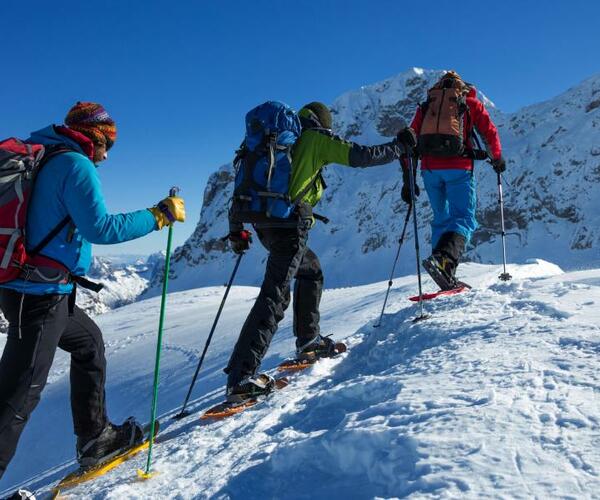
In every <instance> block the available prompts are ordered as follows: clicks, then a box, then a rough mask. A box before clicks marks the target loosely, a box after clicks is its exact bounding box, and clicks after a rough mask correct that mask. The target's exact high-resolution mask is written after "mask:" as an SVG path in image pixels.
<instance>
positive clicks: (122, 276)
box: [77, 257, 156, 315]
mask: <svg viewBox="0 0 600 500" xmlns="http://www.w3.org/2000/svg"><path fill="white" fill-rule="evenodd" d="M155 265H156V262H155V260H154V258H153V257H152V258H150V259H149V260H148V261H146V260H144V259H143V258H140V259H137V260H136V261H134V262H133V263H132V262H120V261H119V260H113V259H111V258H106V257H94V258H93V261H92V266H91V268H90V272H89V273H88V277H89V279H91V280H92V281H97V282H100V283H103V284H104V288H103V289H102V291H101V292H100V293H94V292H92V291H90V290H85V289H82V288H78V289H77V305H78V306H79V307H81V308H83V309H84V310H85V311H86V312H87V313H89V314H92V315H97V314H101V313H104V312H106V311H108V310H110V309H114V308H116V307H121V306H123V305H125V304H130V303H131V302H134V301H135V300H137V298H138V297H139V295H140V294H141V293H142V292H143V291H144V290H145V289H146V288H147V286H148V281H149V278H150V276H151V275H152V273H153V272H154V268H155Z"/></svg>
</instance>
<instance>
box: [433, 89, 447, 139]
mask: <svg viewBox="0 0 600 500" xmlns="http://www.w3.org/2000/svg"><path fill="white" fill-rule="evenodd" d="M444 97H446V89H442V98H441V99H440V107H439V108H438V120H437V128H436V130H435V131H436V132H437V133H438V134H439V133H440V118H441V117H442V106H443V105H444Z"/></svg>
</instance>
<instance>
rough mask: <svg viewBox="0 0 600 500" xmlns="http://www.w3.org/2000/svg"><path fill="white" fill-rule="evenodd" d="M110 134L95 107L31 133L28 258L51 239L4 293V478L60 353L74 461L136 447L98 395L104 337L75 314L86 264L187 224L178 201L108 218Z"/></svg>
mask: <svg viewBox="0 0 600 500" xmlns="http://www.w3.org/2000/svg"><path fill="white" fill-rule="evenodd" d="M115 138H116V126H115V123H114V121H113V120H112V119H111V117H110V116H109V115H108V113H107V112H106V110H105V109H104V108H103V107H102V106H101V105H99V104H95V103H89V102H79V103H77V104H76V105H75V106H73V108H72V109H71V110H70V111H69V113H68V114H67V116H66V118H65V124H64V125H61V126H57V125H51V126H48V127H46V128H44V129H42V130H40V131H38V132H34V133H33V134H32V135H31V137H30V138H29V140H28V142H30V143H33V144H43V145H44V146H45V147H46V150H47V151H49V153H48V156H47V158H48V159H47V161H46V162H45V164H44V165H43V167H42V168H41V170H40V173H39V175H38V177H37V180H36V183H35V188H34V191H33V192H32V195H31V199H30V205H29V212H28V215H27V227H26V231H27V233H26V234H27V241H26V244H27V250H28V251H32V253H33V250H32V249H34V248H35V247H36V246H38V245H40V243H41V242H42V241H43V240H47V239H48V237H51V238H50V240H49V241H48V242H47V244H46V245H45V246H44V247H43V249H42V250H41V251H40V252H39V254H37V255H36V256H35V266H34V267H33V268H31V269H28V270H27V272H25V271H24V272H23V273H22V274H21V276H19V278H18V279H15V280H13V281H10V282H7V283H2V284H1V285H0V309H1V310H2V312H3V314H4V316H5V317H6V319H7V320H8V322H9V327H8V338H7V341H6V346H5V348H4V352H3V354H2V359H1V360H0V478H1V477H2V475H3V473H4V471H5V470H6V468H7V466H8V464H9V462H10V460H11V459H12V457H13V455H14V453H15V451H16V448H17V443H18V441H19V437H20V435H21V433H22V431H23V429H24V427H25V424H26V423H27V420H28V418H29V416H30V415H31V413H32V411H33V410H34V409H35V407H36V405H37V404H38V402H39V401H40V396H41V393H42V390H43V389H44V386H45V384H46V380H47V378H48V373H49V371H50V367H51V365H52V361H53V358H54V355H55V352H56V349H57V348H60V349H62V350H64V351H67V352H68V353H70V354H71V408H72V415H73V424H74V430H75V434H76V435H77V458H78V461H79V463H80V465H81V466H82V467H90V466H93V465H96V464H97V463H99V462H101V461H102V460H103V459H105V457H107V456H109V455H111V454H112V453H114V452H115V451H117V450H120V449H123V448H125V447H127V446H129V445H131V444H132V443H134V442H136V441H138V440H140V439H141V438H142V430H141V426H140V425H139V424H138V423H137V422H135V420H134V419H133V418H129V419H127V420H126V421H125V423H123V424H122V425H115V424H113V423H111V422H110V420H109V419H108V417H107V412H106V402H105V394H104V386H105V379H106V360H105V357H104V342H103V339H102V332H101V331H100V329H99V328H98V326H97V325H96V323H94V321H92V319H90V317H89V316H88V315H87V314H86V313H85V312H84V311H83V310H81V309H80V308H79V307H77V306H76V305H75V304H74V290H75V287H76V284H77V283H80V284H81V285H82V286H85V285H87V286H90V285H91V283H90V282H89V281H87V280H85V279H84V278H83V277H84V276H85V274H86V273H87V271H88V269H89V267H90V263H91V256H92V252H91V245H92V244H93V243H96V244H103V245H110V244H115V243H121V242H124V241H128V240H133V239H136V238H140V237H142V236H144V235H146V234H148V233H150V232H152V231H155V230H158V229H161V228H162V227H164V226H166V225H169V224H170V223H171V222H170V221H175V220H176V221H183V220H184V219H185V208H184V203H183V200H182V199H181V198H179V197H168V198H165V199H164V200H162V201H161V202H160V203H159V204H158V205H157V206H155V207H152V208H149V209H144V210H138V211H135V212H130V213H123V214H109V213H108V212H107V209H106V206H105V203H104V198H103V195H102V190H101V187H100V180H99V178H98V173H97V172H96V166H97V164H98V163H100V162H101V161H103V160H105V159H106V158H107V152H108V150H109V149H110V148H111V146H112V145H113V143H114V141H115Z"/></svg>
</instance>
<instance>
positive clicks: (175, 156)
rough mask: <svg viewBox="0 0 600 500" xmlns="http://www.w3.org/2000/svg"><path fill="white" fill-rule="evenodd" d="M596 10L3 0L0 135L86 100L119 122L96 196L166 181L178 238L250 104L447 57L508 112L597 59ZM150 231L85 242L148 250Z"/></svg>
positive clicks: (572, 78)
mask: <svg viewBox="0 0 600 500" xmlns="http://www.w3.org/2000/svg"><path fill="white" fill-rule="evenodd" d="M598 19H600V3H599V2H593V1H589V0H588V1H583V0H571V1H552V0H547V1H544V2H541V1H539V2H538V1H526V0H521V1H519V2H518V1H513V0H506V1H502V2H499V1H484V0H481V1H477V2H473V1H469V0H467V1H465V0H463V1H461V2H449V1H436V0H430V1H427V2H418V1H411V2H408V1H400V0H396V1H387V0H386V1H375V0H370V1H366V0H363V1H355V0H337V1H333V0H319V1H308V0H295V1H292V0H278V1H271V2H269V1H266V0H252V1H248V0H239V1H225V0H221V1H213V2H208V1H200V0H197V1H192V0H189V1H188V0H179V1H171V2H162V1H161V2H158V1H151V0H146V1H137V0H131V1H128V0H114V1H103V0H97V1H94V2H85V1H74V0H60V1H55V2H48V1H39V0H36V1H29V2H23V1H22V0H4V1H3V6H2V17H1V19H0V33H2V53H3V55H2V59H3V61H2V67H3V69H2V77H1V78H0V109H1V110H2V111H1V120H0V137H8V136H25V137H26V136H27V135H28V133H29V132H30V131H32V130H36V129H39V128H41V127H43V126H45V125H47V124H49V123H59V122H61V121H62V119H63V118H64V115H65V113H66V111H67V110H68V108H69V107H70V106H71V105H72V104H73V103H74V102H75V101H77V100H90V101H97V102H101V103H102V104H104V106H105V107H106V108H107V110H108V111H109V113H110V114H111V115H112V116H113V117H114V118H115V120H116V121H117V125H118V127H119V136H118V140H117V143H116V145H115V147H114V148H113V149H112V150H111V155H110V159H109V161H107V162H105V163H104V164H102V166H101V170H100V172H101V178H102V183H103V187H104V192H105V197H106V200H107V204H108V207H109V209H110V210H111V211H112V212H119V211H129V210H136V209H139V208H145V207H148V206H150V205H152V204H154V203H155V202H156V201H158V200H159V199H161V198H162V197H163V196H164V195H165V194H166V193H167V191H168V189H169V187H170V186H171V185H179V186H181V188H182V190H183V191H182V195H183V196H184V197H185V199H186V204H187V207H188V222H186V223H185V224H183V225H181V226H179V227H177V229H176V232H175V236H176V242H177V243H178V244H180V243H183V241H184V240H185V238H186V237H187V236H189V235H190V234H191V232H192V231H193V229H194V227H195V225H196V223H197V221H198V216H199V212H200V207H201V203H202V196H203V191H204V186H205V183H206V179H207V177H208V175H209V174H210V172H212V171H213V170H214V169H215V168H216V167H218V166H219V165H221V164H223V163H226V162H227V161H229V160H230V159H231V158H232V156H233V151H234V149H235V147H236V146H237V145H238V144H239V142H240V140H241V137H242V134H243V128H244V127H243V125H244V123H243V119H244V114H245V112H246V111H247V110H248V109H250V108H252V107H253V106H255V105H257V104H259V103H260V102H263V101H265V100H267V99H278V100H283V101H285V102H287V103H289V104H290V105H292V106H294V107H300V106H301V105H302V104H304V103H306V102H308V101H312V100H321V101H324V102H331V101H333V100H334V99H335V98H336V97H337V96H338V95H340V94H341V93H343V92H345V91H347V90H352V89H355V88H357V87H360V86H361V85H365V84H369V83H373V82H376V81H379V80H382V79H384V78H387V77H389V76H392V75H394V74H396V73H400V72H402V71H405V70H406V69H408V68H410V67H413V66H418V67H424V68H454V69H456V70H458V71H459V72H460V73H461V74H462V75H463V76H464V77H465V78H466V79H467V80H469V81H472V82H474V83H475V84H476V85H477V86H478V87H479V88H480V89H481V90H483V91H484V92H485V93H486V94H487V95H488V96H489V97H490V98H491V99H492V100H493V101H494V102H495V103H496V105H497V106H498V107H499V108H501V109H503V110H505V111H514V110H516V109H518V108H519V107H521V106H523V105H526V104H532V103H534V102H538V101H541V100H544V99H546V98H549V97H552V96H554V95H556V94H558V93H560V92H562V91H564V90H566V89H567V88H568V87H570V86H573V85H575V84H577V83H578V82H580V81H581V80H583V79H585V78H587V77H588V76H591V75H593V74H595V73H598V72H600V62H598V61H599V59H598V53H599V52H600V35H599V30H598V26H597V22H598ZM165 239H166V234H165V233H154V234H153V235H150V236H148V237H146V238H144V239H142V240H138V241H136V242H131V243H126V244H123V245H117V246H112V247H96V249H95V251H96V253H97V254H106V253H109V254H114V253H150V252H153V251H156V250H160V249H163V247H164V246H165Z"/></svg>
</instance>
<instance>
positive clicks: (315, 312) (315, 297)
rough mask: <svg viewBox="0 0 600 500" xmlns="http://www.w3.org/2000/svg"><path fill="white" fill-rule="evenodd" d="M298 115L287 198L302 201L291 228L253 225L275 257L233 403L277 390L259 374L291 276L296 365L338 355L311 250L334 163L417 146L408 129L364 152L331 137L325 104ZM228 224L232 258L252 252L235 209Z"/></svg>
mask: <svg viewBox="0 0 600 500" xmlns="http://www.w3.org/2000/svg"><path fill="white" fill-rule="evenodd" d="M298 115H299V117H300V121H301V124H302V133H301V135H300V137H299V139H298V140H297V142H296V143H295V144H294V146H293V149H292V152H291V157H292V171H291V179H290V187H289V195H290V198H291V199H293V200H295V199H296V198H298V197H299V196H300V199H301V202H300V203H299V204H298V206H297V208H296V212H295V214H294V217H293V218H292V221H293V222H292V223H291V224H290V223H288V224H287V227H285V226H280V227H277V224H270V223H255V224H253V226H254V228H255V230H256V233H257V235H258V238H259V239H260V242H261V243H262V245H263V246H264V247H265V248H266V249H267V251H268V252H269V258H268V260H267V269H266V272H265V278H264V281H263V284H262V287H261V289H260V293H259V295H258V297H257V299H256V302H255V303H254V306H253V308H252V310H251V311H250V314H249V315H248V318H247V319H246V322H245V323H244V326H243V327H242V331H241V332H240V336H239V338H238V341H237V343H236V345H235V348H234V350H233V353H232V355H231V358H230V360H229V363H228V365H227V368H226V369H225V372H226V373H227V374H228V379H227V397H228V400H229V401H231V402H236V401H240V400H243V399H246V398H251V397H254V396H256V395H257V394H262V393H265V392H268V391H269V390H270V389H271V386H272V384H273V380H272V379H271V378H270V377H268V376H267V375H265V374H257V371H258V368H259V366H260V363H261V361H262V359H263V357H264V356H265V354H266V352H267V349H268V347H269V344H270V343H271V339H272V338H273V335H274V334H275V332H276V330H277V326H278V324H279V322H280V321H281V320H282V319H283V317H284V311H285V310H286V309H287V307H288V305H289V303H290V284H291V280H292V278H296V283H295V287H294V335H295V336H296V350H297V357H298V359H310V360H314V359H317V358H320V357H327V356H331V355H332V354H333V353H334V352H335V351H334V347H335V344H334V342H333V341H332V340H331V339H330V338H329V337H324V336H322V335H321V333H320V329H319V320H320V314H319V303H320V301H321V294H322V291H323V272H322V270H321V264H320V263H319V259H318V257H317V255H316V254H315V253H314V252H313V251H312V250H311V249H310V248H309V247H308V245H307V239H308V233H309V230H310V228H311V226H312V225H313V221H314V219H313V214H312V207H314V206H315V205H316V204H317V203H318V202H319V200H320V199H321V196H322V194H323V189H324V184H323V181H322V178H321V171H322V169H323V167H325V166H326V165H328V164H330V163H337V164H340V165H346V166H349V167H360V168H363V167H371V166H375V165H383V164H386V163H390V162H392V161H394V160H396V159H398V158H400V156H401V154H403V153H404V144H413V143H414V142H415V140H414V133H413V132H412V130H411V129H403V130H402V131H401V132H400V133H399V134H398V137H396V138H395V139H394V140H393V141H391V142H388V143H386V144H381V145H378V146H361V145H359V144H355V143H353V142H349V141H345V140H343V139H341V138H340V137H337V136H335V135H334V134H333V133H332V132H331V127H332V117H331V112H330V111H329V108H328V107H327V106H326V105H325V104H322V103H320V102H311V103H310V104H307V105H306V106H304V107H303V108H302V109H301V110H300V111H299V112H298ZM303 193H304V194H303ZM302 194H303V195H302ZM229 219H230V220H229V225H230V233H229V241H230V244H231V247H232V249H233V251H234V252H236V253H238V254H239V253H243V252H245V251H246V250H247V249H248V248H249V246H250V243H251V235H250V232H249V231H246V230H244V227H243V224H240V223H239V222H236V220H235V217H234V216H233V214H232V212H231V211H230V218H229Z"/></svg>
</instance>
